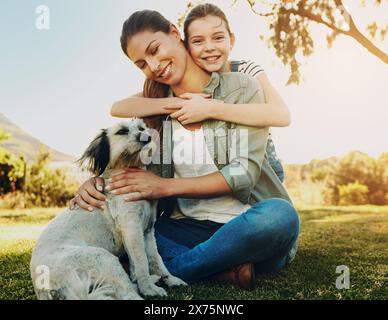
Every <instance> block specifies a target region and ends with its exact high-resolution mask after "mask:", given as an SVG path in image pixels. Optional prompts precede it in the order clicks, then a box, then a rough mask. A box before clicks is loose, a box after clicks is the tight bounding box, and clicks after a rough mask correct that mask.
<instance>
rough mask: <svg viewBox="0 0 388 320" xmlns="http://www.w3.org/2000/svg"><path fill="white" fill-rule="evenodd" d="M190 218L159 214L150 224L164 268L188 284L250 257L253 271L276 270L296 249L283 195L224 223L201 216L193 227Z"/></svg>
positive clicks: (292, 213) (295, 228)
mask: <svg viewBox="0 0 388 320" xmlns="http://www.w3.org/2000/svg"><path fill="white" fill-rule="evenodd" d="M189 220H190V219H182V221H181V220H176V219H171V218H165V217H160V218H159V219H158V220H157V222H156V224H155V236H156V242H157V246H158V251H159V253H160V255H161V257H162V259H163V261H164V263H165V265H166V267H167V269H168V270H169V271H170V272H171V274H173V275H175V276H177V277H179V278H181V279H183V280H184V281H186V282H188V283H193V282H195V281H198V280H201V279H205V278H207V277H209V276H211V275H213V274H216V273H218V272H221V271H224V270H227V269H229V268H231V267H233V266H236V265H239V264H241V263H244V262H253V263H254V265H255V270H256V272H257V273H261V272H276V271H278V270H279V269H281V268H282V267H283V266H284V265H285V264H286V263H287V262H288V261H289V260H290V259H292V257H290V255H291V254H292V255H294V254H295V251H296V245H297V239H298V235H299V217H298V214H297V212H296V210H295V209H294V207H293V206H292V205H291V204H290V203H289V202H287V201H285V200H283V199H267V200H264V201H261V202H258V203H255V204H254V205H253V206H252V207H251V208H249V209H248V210H247V211H245V212H243V213H242V214H240V215H239V216H237V217H235V218H233V219H232V220H231V221H229V222H228V223H226V224H218V223H215V222H210V224H209V221H207V222H206V221H205V222H202V223H201V222H198V226H197V227H195V228H193V226H192V223H191V222H190V221H189ZM191 220H192V219H191ZM189 222H190V223H189ZM188 225H189V227H188Z"/></svg>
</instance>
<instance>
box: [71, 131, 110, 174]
mask: <svg viewBox="0 0 388 320" xmlns="http://www.w3.org/2000/svg"><path fill="white" fill-rule="evenodd" d="M109 156H110V146H109V139H108V136H107V130H106V129H103V130H102V131H101V133H100V134H99V135H98V136H97V137H95V138H94V140H93V141H92V142H91V144H90V145H89V147H88V148H87V149H86V151H85V152H84V154H83V155H82V157H81V158H80V159H78V160H77V162H78V163H79V164H80V165H83V164H84V163H85V162H86V163H87V165H86V168H87V169H88V170H89V171H90V172H93V173H94V174H95V175H97V176H99V175H101V174H102V173H103V172H104V170H105V168H106V167H107V165H108V164H109Z"/></svg>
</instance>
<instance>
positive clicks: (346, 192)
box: [338, 182, 369, 205]
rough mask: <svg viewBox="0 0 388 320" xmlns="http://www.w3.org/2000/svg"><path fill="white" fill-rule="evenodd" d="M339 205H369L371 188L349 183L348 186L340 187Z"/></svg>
mask: <svg viewBox="0 0 388 320" xmlns="http://www.w3.org/2000/svg"><path fill="white" fill-rule="evenodd" d="M338 191H339V204H340V205H354V204H356V205H357V204H367V203H368V193H369V188H368V187H367V186H366V185H363V184H361V183H358V182H355V183H349V184H347V185H339V186H338Z"/></svg>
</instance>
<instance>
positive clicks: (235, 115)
mask: <svg viewBox="0 0 388 320" xmlns="http://www.w3.org/2000/svg"><path fill="white" fill-rule="evenodd" d="M256 80H257V81H258V82H259V84H260V85H261V87H262V88H263V91H264V95H265V96H266V101H267V102H266V103H250V104H231V103H223V102H222V101H218V100H211V99H210V100H208V99H206V100H205V99H200V98H199V99H195V100H194V99H191V100H186V101H182V102H177V103H173V104H171V105H168V106H166V107H165V109H167V110H169V111H170V112H171V111H174V112H172V113H171V117H172V118H174V119H177V120H178V121H180V122H181V123H182V124H183V125H186V124H190V123H195V122H201V121H204V120H207V119H216V120H222V121H226V122H234V123H238V124H242V125H246V126H252V127H286V126H288V125H290V112H289V110H288V107H287V105H286V104H285V102H284V100H283V99H282V98H281V96H280V95H279V94H278V92H277V91H276V89H275V88H274V87H273V86H272V85H271V83H270V82H269V80H268V78H267V76H266V75H265V73H264V72H261V73H260V74H259V75H257V77H256ZM188 97H189V95H188Z"/></svg>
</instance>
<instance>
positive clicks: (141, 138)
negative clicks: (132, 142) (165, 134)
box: [136, 132, 151, 143]
mask: <svg viewBox="0 0 388 320" xmlns="http://www.w3.org/2000/svg"><path fill="white" fill-rule="evenodd" d="M136 139H137V141H139V142H144V143H149V142H151V136H150V135H149V134H147V133H144V132H139V133H138V134H137V135H136Z"/></svg>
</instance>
